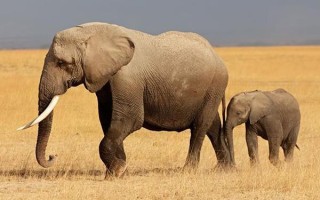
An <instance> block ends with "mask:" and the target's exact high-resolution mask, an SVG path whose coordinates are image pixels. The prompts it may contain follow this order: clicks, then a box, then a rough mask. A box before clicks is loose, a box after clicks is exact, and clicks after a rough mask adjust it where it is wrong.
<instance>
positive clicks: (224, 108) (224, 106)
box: [222, 94, 226, 129]
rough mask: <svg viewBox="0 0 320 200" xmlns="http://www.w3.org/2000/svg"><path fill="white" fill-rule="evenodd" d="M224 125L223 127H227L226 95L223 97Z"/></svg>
mask: <svg viewBox="0 0 320 200" xmlns="http://www.w3.org/2000/svg"><path fill="white" fill-rule="evenodd" d="M222 126H223V129H225V127H226V95H225V94H224V95H223V97H222Z"/></svg>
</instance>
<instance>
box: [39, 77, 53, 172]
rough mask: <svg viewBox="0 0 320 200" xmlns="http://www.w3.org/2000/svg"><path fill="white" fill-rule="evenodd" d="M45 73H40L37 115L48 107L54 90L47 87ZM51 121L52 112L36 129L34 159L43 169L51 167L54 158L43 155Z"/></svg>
mask: <svg viewBox="0 0 320 200" xmlns="http://www.w3.org/2000/svg"><path fill="white" fill-rule="evenodd" d="M46 74H47V73H42V76H41V80H40V84H39V102H38V110H39V115H40V114H41V113H43V112H44V111H45V109H46V108H47V107H48V105H49V103H50V102H51V100H52V97H53V91H54V88H53V87H50V86H49V85H48V83H49V82H48V79H47V76H46ZM52 119H53V111H52V112H51V113H50V114H49V115H48V116H47V117H46V118H45V119H44V120H43V121H41V122H40V123H39V128H38V138H37V144H36V158H37V161H38V163H39V165H41V166H42V167H44V168H48V167H51V166H52V165H53V164H54V162H55V158H56V156H54V155H50V156H49V159H48V160H47V159H46V156H45V153H46V148H47V144H48V140H49V136H50V133H51V126H52Z"/></svg>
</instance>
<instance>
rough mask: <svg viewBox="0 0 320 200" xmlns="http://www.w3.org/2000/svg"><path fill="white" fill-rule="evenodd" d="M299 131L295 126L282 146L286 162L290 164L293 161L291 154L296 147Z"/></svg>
mask: <svg viewBox="0 0 320 200" xmlns="http://www.w3.org/2000/svg"><path fill="white" fill-rule="evenodd" d="M299 129H300V127H299V126H296V127H295V128H293V129H292V130H291V132H290V133H289V136H288V138H287V140H286V141H285V143H284V144H283V146H282V148H283V152H284V157H285V161H286V162H290V161H292V159H293V152H294V148H295V147H296V145H297V139H298V133H299Z"/></svg>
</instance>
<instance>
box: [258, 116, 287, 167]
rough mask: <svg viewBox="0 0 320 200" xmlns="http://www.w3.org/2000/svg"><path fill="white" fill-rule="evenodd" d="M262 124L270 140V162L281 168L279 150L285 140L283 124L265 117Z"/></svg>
mask: <svg viewBox="0 0 320 200" xmlns="http://www.w3.org/2000/svg"><path fill="white" fill-rule="evenodd" d="M262 123H263V126H264V128H265V131H266V135H267V138H268V144H269V160H270V162H271V164H273V165H274V166H279V164H280V162H279V149H280V145H281V143H282V139H283V129H282V125H281V122H280V121H277V120H276V121H275V120H274V119H273V118H272V117H265V118H264V119H263V122H262Z"/></svg>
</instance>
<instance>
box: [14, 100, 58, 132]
mask: <svg viewBox="0 0 320 200" xmlns="http://www.w3.org/2000/svg"><path fill="white" fill-rule="evenodd" d="M59 97H60V96H59V95H56V96H54V97H53V98H52V100H51V102H50V103H49V105H48V107H47V108H46V109H45V110H44V111H43V112H42V113H41V114H40V115H39V116H38V117H37V118H35V119H34V120H32V121H31V122H29V123H27V124H26V125H24V126H21V127H20V128H18V129H17V131H20V130H23V129H27V128H30V127H31V126H33V125H35V124H38V123H40V122H41V121H42V120H44V119H45V118H46V117H47V116H48V115H49V114H50V113H51V112H52V110H53V109H54V107H55V106H56V105H57V103H58V100H59Z"/></svg>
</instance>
